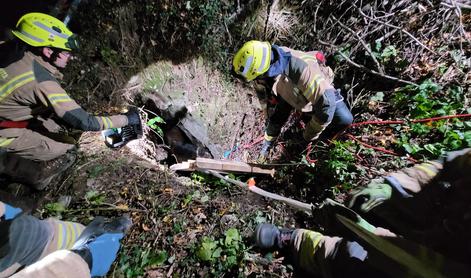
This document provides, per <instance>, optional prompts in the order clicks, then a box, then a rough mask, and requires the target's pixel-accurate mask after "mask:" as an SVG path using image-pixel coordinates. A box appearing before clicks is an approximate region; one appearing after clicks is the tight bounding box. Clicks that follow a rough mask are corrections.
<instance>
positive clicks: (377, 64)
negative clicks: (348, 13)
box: [331, 16, 384, 74]
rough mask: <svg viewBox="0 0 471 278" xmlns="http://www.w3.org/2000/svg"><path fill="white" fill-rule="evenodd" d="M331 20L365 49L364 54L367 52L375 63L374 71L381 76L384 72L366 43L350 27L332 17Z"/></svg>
mask: <svg viewBox="0 0 471 278" xmlns="http://www.w3.org/2000/svg"><path fill="white" fill-rule="evenodd" d="M331 17H332V19H333V20H335V22H337V23H338V24H339V25H340V26H342V28H344V29H345V30H347V31H349V32H350V33H352V34H353V35H354V36H355V37H356V38H357V39H358V41H359V42H360V43H361V45H363V47H364V48H365V50H366V52H368V54H369V55H370V57H371V59H373V61H374V62H375V64H376V69H377V70H378V71H379V72H380V73H381V74H384V70H383V67H382V66H381V64H380V63H379V61H378V59H376V57H375V55H374V54H373V52H371V49H370V47H369V46H368V45H367V44H366V42H365V41H364V40H363V39H362V38H361V37H360V36H359V35H358V34H357V33H356V32H355V31H353V30H352V29H351V28H350V27H348V26H347V25H345V24H343V23H342V22H340V21H339V20H337V19H336V18H335V17H334V16H331Z"/></svg>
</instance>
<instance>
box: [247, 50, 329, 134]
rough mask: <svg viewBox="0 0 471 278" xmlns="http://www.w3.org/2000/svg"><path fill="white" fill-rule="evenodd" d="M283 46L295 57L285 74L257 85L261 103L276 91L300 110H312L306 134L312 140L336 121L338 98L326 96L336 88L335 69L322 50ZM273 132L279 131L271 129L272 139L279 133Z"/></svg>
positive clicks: (264, 106)
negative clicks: (325, 58) (334, 83)
mask: <svg viewBox="0 0 471 278" xmlns="http://www.w3.org/2000/svg"><path fill="white" fill-rule="evenodd" d="M280 48H281V49H282V50H283V51H284V52H286V53H290V54H291V58H290V59H289V62H288V64H287V66H286V67H285V68H284V69H283V72H282V74H279V75H278V76H276V77H275V78H274V81H272V82H266V83H265V84H263V86H257V85H256V86H255V89H256V91H257V96H258V98H259V100H260V105H261V106H262V109H266V107H267V99H269V96H270V95H271V94H274V95H275V96H278V97H281V98H282V99H283V101H284V102H286V103H287V104H289V105H290V106H291V107H292V108H294V109H296V110H297V111H300V112H306V113H312V114H313V115H312V119H311V121H310V122H309V123H308V125H307V127H306V130H305V134H304V137H305V139H308V140H310V139H315V138H317V136H318V135H319V134H320V132H322V130H323V129H324V128H325V127H326V126H327V125H328V124H329V123H330V121H332V117H333V114H334V112H335V106H336V100H335V99H333V100H332V99H331V98H328V97H326V96H325V92H326V91H329V90H330V91H331V92H335V89H334V87H333V85H332V82H333V78H334V76H333V71H332V69H331V68H330V67H328V66H326V65H325V64H323V59H320V57H322V58H323V56H322V54H321V53H320V52H318V51H310V52H303V51H298V50H293V49H290V48H287V47H280ZM280 108H281V107H280ZM278 110H283V109H282V108H281V109H278ZM284 110H286V109H284ZM316 110H317V111H316ZM319 110H321V111H319ZM314 112H315V113H314ZM274 113H285V114H286V111H277V109H275V112H274ZM288 114H289V113H288ZM314 114H315V115H314ZM286 118H287V116H286ZM269 133H276V132H270V131H268V132H267V134H266V139H267V140H268V141H270V139H271V138H270V137H273V136H277V135H278V134H269ZM267 137H268V138H267Z"/></svg>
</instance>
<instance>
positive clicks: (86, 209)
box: [64, 206, 148, 213]
mask: <svg viewBox="0 0 471 278" xmlns="http://www.w3.org/2000/svg"><path fill="white" fill-rule="evenodd" d="M110 210H122V211H132V212H143V213H144V212H148V211H145V210H142V209H135V208H121V207H118V206H113V207H107V208H83V209H67V210H65V211H64V212H66V213H74V212H83V211H110Z"/></svg>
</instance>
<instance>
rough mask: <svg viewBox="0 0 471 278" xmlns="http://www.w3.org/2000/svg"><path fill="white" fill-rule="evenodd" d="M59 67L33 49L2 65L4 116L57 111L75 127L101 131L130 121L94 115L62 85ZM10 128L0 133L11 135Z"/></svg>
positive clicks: (0, 101)
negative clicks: (32, 51) (39, 55)
mask: <svg viewBox="0 0 471 278" xmlns="http://www.w3.org/2000/svg"><path fill="white" fill-rule="evenodd" d="M60 78H62V75H61V74H60V73H59V72H58V70H57V69H56V68H55V67H53V66H52V65H50V64H49V63H47V62H45V61H44V60H43V59H42V58H41V57H38V56H36V55H34V54H33V53H31V52H25V54H24V56H23V57H22V58H21V59H20V60H18V61H16V62H13V63H11V64H9V65H8V66H6V67H5V68H0V119H4V120H11V121H22V120H29V119H32V118H35V117H37V116H39V115H42V114H47V113H49V112H51V111H52V112H54V113H55V114H56V115H57V116H59V117H60V118H62V119H63V120H64V121H65V122H66V123H68V124H69V125H70V126H71V127H73V128H76V129H80V130H85V131H87V130H90V131H98V130H102V129H108V128H113V127H122V126H124V125H126V124H127V117H126V116H123V115H118V116H106V117H105V116H93V115H90V114H88V113H87V112H86V111H85V110H84V109H83V108H81V107H80V106H79V105H78V104H77V103H76V102H75V101H74V100H73V99H72V98H71V97H70V96H69V95H68V94H67V93H66V92H65V90H64V89H63V88H62V87H61V86H60V84H59V82H58V81H57V79H60ZM5 133H8V130H1V131H0V136H2V137H8V134H5Z"/></svg>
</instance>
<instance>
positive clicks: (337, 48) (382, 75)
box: [318, 40, 419, 86]
mask: <svg viewBox="0 0 471 278" xmlns="http://www.w3.org/2000/svg"><path fill="white" fill-rule="evenodd" d="M318 42H319V43H320V44H323V45H327V46H330V47H332V48H334V49H335V51H336V52H337V53H338V54H339V55H340V56H342V57H343V58H344V59H345V60H346V61H347V62H348V63H349V64H351V65H352V66H354V67H357V68H359V69H361V70H364V71H366V72H368V73H371V74H374V75H377V76H380V77H383V78H386V79H389V80H393V81H396V82H399V83H403V84H408V85H413V86H419V85H418V84H416V83H414V82H412V81H407V80H404V79H401V78H397V77H394V76H390V75H386V74H384V73H379V72H377V71H374V70H372V69H369V68H367V67H365V66H363V65H360V64H358V63H356V62H355V61H353V60H352V59H350V58H349V57H347V56H346V55H345V54H343V53H342V52H341V51H340V50H339V47H338V46H336V45H334V44H331V43H328V42H325V41H322V40H318Z"/></svg>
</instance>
